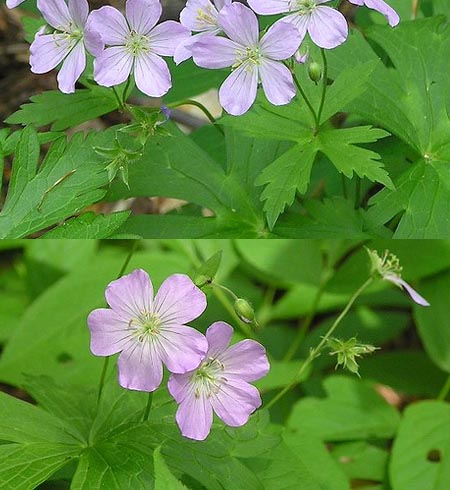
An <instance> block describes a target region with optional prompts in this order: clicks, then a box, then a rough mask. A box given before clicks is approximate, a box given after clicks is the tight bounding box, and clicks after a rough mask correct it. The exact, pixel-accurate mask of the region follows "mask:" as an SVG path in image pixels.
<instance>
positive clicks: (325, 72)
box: [316, 48, 328, 133]
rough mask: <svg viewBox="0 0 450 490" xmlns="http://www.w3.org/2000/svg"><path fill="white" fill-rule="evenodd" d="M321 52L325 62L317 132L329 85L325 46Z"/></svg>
mask: <svg viewBox="0 0 450 490" xmlns="http://www.w3.org/2000/svg"><path fill="white" fill-rule="evenodd" d="M320 53H321V55H322V63H323V75H322V96H321V98H320V105H319V110H318V111H317V119H316V133H317V132H318V131H319V126H320V117H321V116H322V111H323V106H324V104H325V97H326V95H327V87H328V60H327V56H326V54H325V50H324V49H323V48H322V49H321V50H320Z"/></svg>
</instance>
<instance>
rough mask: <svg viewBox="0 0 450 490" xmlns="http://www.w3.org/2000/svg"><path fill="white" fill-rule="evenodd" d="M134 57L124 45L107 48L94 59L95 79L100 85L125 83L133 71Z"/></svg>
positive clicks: (110, 85)
mask: <svg viewBox="0 0 450 490" xmlns="http://www.w3.org/2000/svg"><path fill="white" fill-rule="evenodd" d="M132 67H133V57H132V56H131V55H129V54H128V53H127V52H126V51H125V48H123V47H122V46H112V47H110V48H106V49H105V50H104V51H102V53H101V54H100V55H98V56H97V58H95V60H94V79H95V81H96V82H97V83H98V84H99V85H103V86H104V87H112V86H114V85H120V84H121V83H123V82H124V81H125V80H126V79H127V78H128V77H129V76H130V73H131V68H132Z"/></svg>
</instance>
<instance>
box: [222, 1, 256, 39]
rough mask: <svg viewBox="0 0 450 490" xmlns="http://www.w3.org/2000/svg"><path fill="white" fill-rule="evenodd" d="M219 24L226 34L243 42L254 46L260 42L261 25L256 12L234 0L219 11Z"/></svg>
mask: <svg viewBox="0 0 450 490" xmlns="http://www.w3.org/2000/svg"><path fill="white" fill-rule="evenodd" d="M218 18H219V25H220V27H221V28H222V29H223V31H224V32H225V34H226V35H227V36H228V37H229V38H230V39H232V40H233V41H236V42H237V43H240V44H242V46H244V47H253V46H256V45H257V44H258V39H259V26H258V19H257V17H256V15H255V13H254V12H253V11H252V10H250V9H249V8H248V7H246V6H245V5H242V4H241V3H238V2H234V3H232V4H231V5H228V6H226V7H224V8H223V9H222V10H221V11H220V12H219V17H218Z"/></svg>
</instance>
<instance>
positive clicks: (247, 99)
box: [219, 63, 258, 116]
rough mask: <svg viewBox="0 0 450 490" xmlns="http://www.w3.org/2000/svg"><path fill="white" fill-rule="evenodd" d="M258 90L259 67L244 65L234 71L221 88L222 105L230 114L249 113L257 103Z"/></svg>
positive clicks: (220, 98)
mask: <svg viewBox="0 0 450 490" xmlns="http://www.w3.org/2000/svg"><path fill="white" fill-rule="evenodd" d="M257 88H258V69H257V67H256V66H255V65H250V64H247V63H244V64H242V65H241V66H240V67H239V68H237V69H236V70H234V71H233V72H232V73H231V75H230V76H229V77H228V78H227V79H226V80H225V81H224V82H223V84H222V86H221V87H220V89H219V100H220V105H221V106H222V107H223V108H224V109H225V110H226V111H227V112H228V113H229V114H232V115H233V116H240V115H241V114H244V113H245V112H247V111H248V110H249V109H250V107H251V106H252V104H253V102H255V99H256V90H257Z"/></svg>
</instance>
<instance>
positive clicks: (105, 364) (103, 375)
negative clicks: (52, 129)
mask: <svg viewBox="0 0 450 490" xmlns="http://www.w3.org/2000/svg"><path fill="white" fill-rule="evenodd" d="M113 88H114V87H113ZM137 244H138V240H133V244H132V245H131V247H130V250H129V252H128V254H127V256H126V258H125V261H124V263H123V264H122V267H121V268H120V271H119V273H118V274H117V277H116V279H119V278H120V277H121V276H122V275H123V273H124V272H125V269H126V268H127V267H128V264H129V263H130V260H131V257H132V256H133V254H134V252H135V250H136V246H137ZM109 359H110V356H107V357H105V360H104V362H103V369H102V373H101V375H100V381H99V385H98V394H97V405H98V404H99V403H100V399H101V397H102V393H103V388H104V386H105V379H106V373H107V371H108V366H109Z"/></svg>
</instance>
